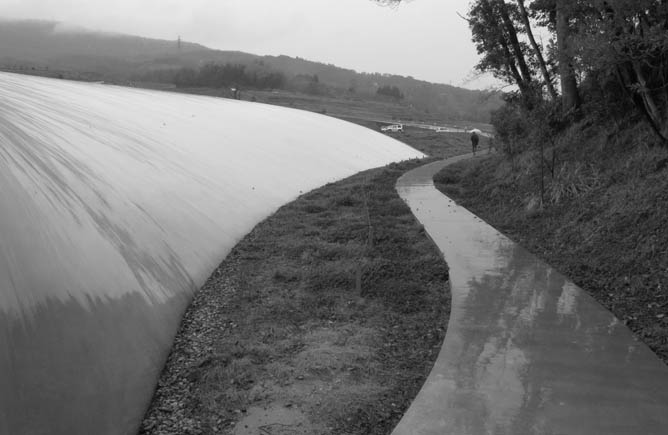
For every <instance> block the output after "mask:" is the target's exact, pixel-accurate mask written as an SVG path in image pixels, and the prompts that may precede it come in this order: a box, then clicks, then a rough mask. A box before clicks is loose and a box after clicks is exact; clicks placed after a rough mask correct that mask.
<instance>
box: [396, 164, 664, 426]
mask: <svg viewBox="0 0 668 435" xmlns="http://www.w3.org/2000/svg"><path fill="white" fill-rule="evenodd" d="M459 159H461V157H460V158H455V159H450V160H449V161H445V162H436V163H434V164H431V165H426V166H423V167H421V168H418V169H416V170H413V171H411V172H409V173H407V174H405V175H404V176H403V177H402V178H401V179H399V181H398V183H397V190H398V191H399V194H400V195H401V197H402V198H403V199H404V200H405V201H406V202H407V203H408V204H409V206H410V207H411V209H412V211H413V213H414V214H415V216H416V217H417V219H418V220H419V221H420V222H421V223H422V224H423V225H424V226H425V229H426V231H427V232H428V234H429V235H430V237H431V238H432V239H433V240H434V241H435V243H436V244H437V245H438V247H439V249H440V250H441V251H442V252H443V255H444V257H445V260H446V262H447V263H448V266H449V267H450V281H451V288H452V312H451V315H450V322H449V325H448V331H447V334H446V338H445V341H444V344H443V347H442V350H441V353H440V355H439V357H438V360H437V362H436V364H435V365H434V369H433V371H432V372H431V374H430V376H429V378H428V379H427V381H426V383H425V385H424V387H423V389H422V390H421V392H420V393H419V395H418V397H417V398H416V400H415V401H414V403H413V404H412V405H411V407H410V409H409V410H408V412H407V413H406V415H405V416H404V418H403V419H402V420H401V422H400V423H399V425H398V426H397V428H396V429H395V431H394V432H393V433H394V434H395V435H403V434H434V435H436V434H439V435H441V434H453V435H455V434H457V435H478V434H480V435H482V434H485V435H488V434H494V435H497V434H499V435H501V434H502V435H521V434H536V435H539V434H540V435H580V434H581V435H599V434H600V435H611V434H626V435H638V434H644V435H649V434H656V435H659V434H665V433H668V368H667V367H666V366H665V365H664V364H663V363H662V362H661V361H660V360H659V359H658V358H657V357H656V356H655V355H654V354H653V353H652V352H651V351H650V350H649V348H648V347H647V346H645V345H644V344H643V343H641V342H639V341H637V340H636V339H635V338H634V337H633V336H632V335H631V332H630V331H629V330H628V329H627V328H626V327H625V326H624V325H623V324H622V323H620V322H619V321H618V320H617V319H616V318H615V317H614V316H613V315H612V314H611V313H610V312H608V311H607V310H605V309H604V308H602V307H601V306H600V305H599V304H598V303H596V302H595V301H594V300H593V299H592V298H590V297H589V296H588V295H587V294H586V293H585V292H584V291H582V290H581V289H579V288H578V287H576V286H575V285H574V284H573V283H572V282H570V281H569V280H568V279H567V278H565V277H564V276H563V275H561V274H559V273H558V272H557V271H555V270H554V269H552V268H551V267H549V266H548V265H546V264H545V263H543V262H541V261H540V260H538V259H537V258H536V257H534V256H533V255H531V254H530V253H528V252H527V251H526V250H524V249H523V248H522V247H520V246H518V245H516V244H514V243H513V242H512V241H510V240H509V239H507V238H506V237H504V236H503V235H502V234H500V233H498V232H497V231H496V230H494V229H493V228H492V227H490V226H489V225H487V224H485V223H484V222H482V221H481V220H480V219H479V218H477V217H476V216H475V215H473V214H471V213H470V212H468V211H467V210H465V209H464V208H462V207H459V206H457V205H456V204H455V203H454V202H453V201H451V200H450V199H448V198H447V197H446V196H444V195H443V194H442V193H440V192H439V191H437V190H436V188H435V187H434V186H433V183H432V181H431V180H432V178H433V175H434V174H435V173H436V172H438V171H439V170H440V169H441V168H442V167H443V166H445V165H446V164H448V163H451V162H453V161H456V160H459Z"/></svg>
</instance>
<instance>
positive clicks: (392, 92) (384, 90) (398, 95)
mask: <svg viewBox="0 0 668 435" xmlns="http://www.w3.org/2000/svg"><path fill="white" fill-rule="evenodd" d="M376 94H378V95H384V96H386V97H391V98H394V99H395V100H403V99H404V94H403V92H401V90H400V89H399V88H398V87H396V86H390V85H386V86H380V87H379V88H378V89H377V90H376Z"/></svg>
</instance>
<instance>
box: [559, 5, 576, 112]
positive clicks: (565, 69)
mask: <svg viewBox="0 0 668 435" xmlns="http://www.w3.org/2000/svg"><path fill="white" fill-rule="evenodd" d="M555 16H556V26H555V28H556V33H557V50H558V61H559V78H560V81H561V98H562V102H561V103H562V107H563V110H564V111H565V112H568V111H571V110H573V109H576V108H577V107H578V106H579V105H580V94H579V92H578V82H577V79H576V76H575V67H574V65H573V52H572V50H571V44H570V39H571V35H570V33H571V31H570V27H569V24H568V22H569V19H570V14H569V10H568V8H567V7H566V1H565V0H556V1H555Z"/></svg>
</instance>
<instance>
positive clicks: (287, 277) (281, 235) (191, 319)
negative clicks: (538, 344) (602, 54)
mask: <svg viewBox="0 0 668 435" xmlns="http://www.w3.org/2000/svg"><path fill="white" fill-rule="evenodd" d="M425 134H426V133H423V132H421V131H414V132H412V133H411V132H409V133H406V139H410V140H413V139H417V140H419V141H420V142H421V143H422V145H427V144H428V143H429V140H428V139H427V138H426V136H424V135H425ZM447 137H448V135H441V136H438V137H436V138H434V141H435V142H437V145H434V144H432V145H431V147H432V148H433V149H435V150H438V154H439V155H440V156H450V155H455V154H458V153H461V148H462V146H463V145H462V142H463V141H462V140H461V138H459V137H458V136H457V135H450V140H448V139H447ZM423 149H424V150H426V149H425V148H424V147H423ZM423 163H424V162H419V161H412V162H404V163H401V164H395V165H390V166H389V167H386V168H380V169H376V170H371V171H367V172H364V173H361V174H358V175H355V176H353V177H351V178H349V179H346V180H343V181H341V182H338V183H334V184H330V185H327V186H324V187H323V188H321V189H318V190H316V191H313V192H311V193H308V194H306V195H303V196H302V197H300V198H299V199H298V200H297V201H295V202H293V203H291V204H288V205H286V206H284V207H282V208H281V209H280V210H279V211H278V212H277V213H276V214H274V215H273V216H271V217H270V218H268V219H267V220H265V221H264V222H263V223H261V224H260V225H258V226H257V227H256V228H255V229H254V230H253V231H252V232H251V233H250V234H249V235H248V236H246V237H245V238H244V239H243V240H242V241H241V242H240V243H239V244H238V245H237V246H236V247H235V248H234V250H233V251H232V253H231V254H230V255H229V256H228V257H227V258H226V259H225V261H224V262H223V263H222V264H221V265H220V267H219V268H218V269H217V270H216V271H215V272H214V273H213V274H212V276H211V278H210V279H209V280H208V282H207V283H206V284H205V285H204V287H203V288H202V289H201V290H200V291H199V292H198V293H197V294H196V296H195V299H194V301H193V303H192V305H191V307H190V308H189V309H188V311H187V313H186V315H185V317H184V320H183V322H182V326H181V329H180V331H179V333H178V335H177V338H176V340H175V346H174V348H173V350H172V353H171V355H170V357H169V360H168V363H167V365H166V367H165V370H164V371H163V374H162V376H161V379H160V381H159V386H158V388H157V390H156V393H155V396H154V399H153V403H152V405H151V408H150V409H149V411H148V412H147V414H146V417H145V420H144V422H143V424H142V430H141V433H144V434H183V433H193V434H199V433H232V432H233V430H234V427H235V426H236V425H237V424H239V426H240V427H243V426H245V425H250V426H251V427H252V425H253V424H260V423H263V422H262V418H260V417H258V415H260V414H262V413H264V414H266V413H272V415H280V416H282V417H284V418H288V420H290V421H291V423H290V424H293V427H292V429H295V430H297V429H296V428H297V426H299V428H301V429H299V430H302V432H296V433H309V434H317V433H335V434H386V433H389V432H390V431H391V430H392V428H393V427H394V426H395V424H396V423H397V422H398V420H399V418H401V416H402V415H403V412H404V411H405V409H406V408H407V407H408V406H409V405H410V403H411V401H412V399H413V397H414V396H415V394H416V393H417V391H418V390H419V388H420V387H421V386H422V383H423V382H424V380H425V379H426V376H427V375H428V373H429V371H430V370H431V366H432V364H433V361H434V360H435V358H436V356H437V354H438V351H439V350H440V345H441V342H442V339H443V337H444V334H445V327H446V325H447V317H448V312H449V298H448V294H447V266H446V265H445V263H444V262H443V260H442V258H441V256H440V254H439V252H438V250H437V249H436V248H435V247H434V246H433V244H432V243H431V241H429V239H428V238H427V237H426V235H425V234H424V230H423V229H422V227H421V226H420V225H418V224H417V223H416V221H415V220H414V218H413V216H412V214H411V213H410V210H409V209H408V207H407V206H406V205H405V204H404V203H403V201H401V199H400V198H399V197H398V195H397V193H396V191H395V188H394V184H395V182H396V179H397V178H398V177H399V176H400V175H402V174H403V173H404V172H405V171H406V170H408V169H410V168H412V167H415V166H417V165H420V164H423ZM358 277H359V280H358ZM258 419H259V420H258ZM264 423H267V422H264ZM267 424H269V423H267Z"/></svg>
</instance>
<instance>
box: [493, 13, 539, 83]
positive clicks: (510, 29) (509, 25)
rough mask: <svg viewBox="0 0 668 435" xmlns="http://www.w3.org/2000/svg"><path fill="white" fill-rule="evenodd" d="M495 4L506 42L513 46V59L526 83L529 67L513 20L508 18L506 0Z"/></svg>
mask: <svg viewBox="0 0 668 435" xmlns="http://www.w3.org/2000/svg"><path fill="white" fill-rule="evenodd" d="M497 4H498V7H499V13H500V14H501V19H502V20H503V24H504V27H505V29H506V33H507V35H508V42H509V43H510V46H511V47H513V52H514V53H515V59H516V60H517V65H518V66H519V68H520V72H521V73H522V78H523V79H524V82H525V83H526V84H528V83H530V82H531V70H530V69H529V66H528V65H527V62H526V60H525V59H524V52H522V47H521V46H520V42H519V40H518V39H517V30H516V29H515V25H514V24H513V21H512V20H511V19H510V15H509V14H508V9H507V8H506V2H505V1H504V0H497Z"/></svg>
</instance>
